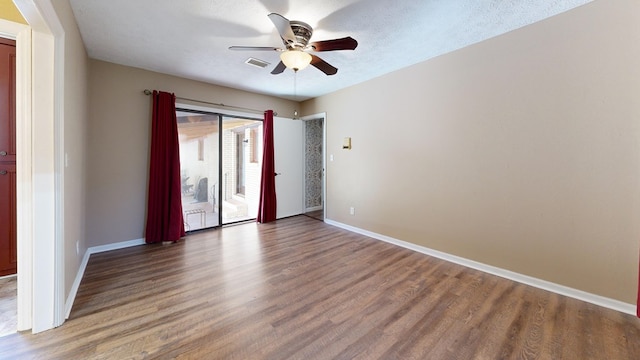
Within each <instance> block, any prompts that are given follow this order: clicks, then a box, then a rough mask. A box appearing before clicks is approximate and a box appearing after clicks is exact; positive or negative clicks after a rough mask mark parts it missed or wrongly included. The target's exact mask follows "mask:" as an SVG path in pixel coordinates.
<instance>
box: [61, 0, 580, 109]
mask: <svg viewBox="0 0 640 360" xmlns="http://www.w3.org/2000/svg"><path fill="white" fill-rule="evenodd" d="M590 1H591V0H502V1H500V0H393V1H391V0H359V1H358V0H324V1H318V0H315V1H313V0H295V1H294V0H259V1H258V0H235V1H228V0H227V1H224V0H188V1H176V0H133V1H132V0H109V1H104V0H71V5H72V8H73V11H74V13H75V16H76V19H77V22H78V26H79V28H80V32H81V34H82V38H83V41H84V43H85V46H86V48H87V51H88V53H89V56H90V57H91V58H94V59H99V60H104V61H109V62H113V63H118V64H123V65H128V66H133V67H138V68H143V69H147V70H152V71H157V72H161V73H166V74H172V75H177V76H180V77H184V78H189V79H195V80H201V81H204V82H209V83H213V84H218V85H223V86H228V87H232V88H237V89H242V90H248V91H252V92H257V93H263V94H270V95H274V96H278V97H283V98H288V99H297V100H303V99H308V98H313V97H317V96H320V95H323V94H327V93H330V92H333V91H336V90H339V89H342V88H345V87H348V86H351V85H355V84H357V83H360V82H363V81H366V80H369V79H372V78H374V77H377V76H380V75H383V74H386V73H389V72H392V71H394V70H397V69H400V68H403V67H406V66H409V65H413V64H415V63H418V62H421V61H425V60H427V59H430V58H433V57H435V56H438V55H441V54H445V53H447V52H451V51H453V50H457V49H460V48H462V47H465V46H468V45H471V44H474V43H477V42H480V41H483V40H486V39H488V38H491V37H494V36H497V35H500V34H503V33H506V32H508V31H511V30H514V29H517V28H520V27H522V26H526V25H529V24H532V23H534V22H537V21H540V20H543V19H545V18H547V17H550V16H553V15H556V14H559V13H562V12H564V11H567V10H570V9H572V8H574V7H576V6H580V5H583V4H585V3H588V2H590ZM271 12H276V13H279V14H281V15H283V16H285V17H286V18H288V19H289V20H300V21H304V22H306V23H308V24H309V25H311V26H312V27H313V28H314V34H313V37H312V38H311V41H319V40H328V39H333V38H340V37H344V36H351V37H353V38H355V39H356V40H357V41H358V43H359V45H358V48H357V49H356V50H354V51H332V52H319V53H316V55H318V56H320V57H321V58H322V59H324V60H325V61H327V62H329V63H330V64H332V65H333V66H335V67H337V68H338V69H339V70H338V73H337V74H336V75H333V76H326V75H325V74H323V73H322V72H320V71H319V70H317V69H315V68H313V67H311V66H310V67H308V68H307V69H304V70H301V71H300V72H299V73H298V74H297V81H296V84H297V86H296V91H295V94H294V73H293V72H292V71H291V70H285V72H284V73H282V74H280V75H271V74H270V72H271V70H272V69H273V67H275V66H276V65H277V64H278V62H279V53H277V52H260V51H256V52H253V51H251V52H247V51H230V50H228V47H229V46H232V45H246V46H275V47H281V46H282V41H281V40H280V37H279V35H278V33H277V31H276V29H275V28H274V26H273V23H272V22H271V21H270V20H269V18H268V17H267V15H268V14H269V13H271ZM249 57H255V58H258V59H261V60H264V61H267V62H269V63H270V65H269V66H267V67H266V68H264V69H261V68H258V67H254V66H250V65H247V64H245V63H244V62H245V60H247V58H249ZM142 87H144V85H141V90H142ZM167 90H170V89H167ZM294 95H295V96H294Z"/></svg>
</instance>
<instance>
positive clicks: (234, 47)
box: [229, 46, 282, 51]
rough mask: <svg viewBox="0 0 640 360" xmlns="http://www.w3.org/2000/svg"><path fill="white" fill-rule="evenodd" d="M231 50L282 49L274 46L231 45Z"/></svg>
mask: <svg viewBox="0 0 640 360" xmlns="http://www.w3.org/2000/svg"><path fill="white" fill-rule="evenodd" d="M229 50H240V51H280V50H282V49H280V48H277V47H273V46H229Z"/></svg>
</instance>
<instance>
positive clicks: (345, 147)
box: [342, 137, 351, 149]
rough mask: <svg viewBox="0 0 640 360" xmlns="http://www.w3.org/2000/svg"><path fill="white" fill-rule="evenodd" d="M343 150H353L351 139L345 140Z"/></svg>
mask: <svg viewBox="0 0 640 360" xmlns="http://www.w3.org/2000/svg"><path fill="white" fill-rule="evenodd" d="M342 148H343V149H351V138H350V137H346V138H344V141H343V142H342Z"/></svg>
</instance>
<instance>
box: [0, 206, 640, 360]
mask: <svg viewBox="0 0 640 360" xmlns="http://www.w3.org/2000/svg"><path fill="white" fill-rule="evenodd" d="M0 358H3V359H5V358H12V359H15V358H19V359H29V358H46V359H144V358H161V359H174V358H175V359H289V358H291V359H502V358H505V359H511V358H518V359H534V358H537V359H640V321H639V320H638V319H637V318H635V317H633V316H631V315H627V314H622V313H619V312H616V311H613V310H609V309H605V308H601V307H598V306H596V305H592V304H588V303H584V302H581V301H578V300H575V299H571V298H567V297H563V296H559V295H556V294H553V293H549V292H546V291H543V290H540V289H536V288H533V287H529V286H526V285H522V284H519V283H516V282H513V281H509V280H505V279H502V278H499V277H496V276H493V275H489V274H485V273H482V272H479V271H476V270H472V269H467V268H464V267H462V266H459V265H455V264H451V263H447V262H445V261H443V260H439V259H436V258H432V257H429V256H426V255H423V254H420V253H416V252H412V251H410V250H407V249H403V248H399V247H396V246H393V245H390V244H387V243H384V242H381V241H377V240H373V239H370V238H367V237H365V236H361V235H358V234H354V233H350V232H348V231H345V230H342V229H339V228H336V227H332V226H330V225H327V224H325V223H323V222H320V221H317V220H314V219H311V218H309V217H306V216H297V217H293V218H288V219H284V220H280V221H277V222H275V223H270V224H262V225H259V224H255V223H251V224H244V225H238V226H233V227H228V228H224V229H221V230H216V231H211V232H206V233H198V234H194V235H192V236H190V237H188V238H187V239H186V240H185V241H182V242H179V243H177V244H170V245H146V246H138V247H134V248H128V249H122V250H116V251H111V252H108V253H102V254H96V255H93V256H92V257H91V259H90V261H89V264H88V266H87V269H86V273H85V277H84V279H83V280H82V284H81V285H80V289H79V292H78V296H77V298H76V302H75V305H74V307H73V310H72V312H71V317H70V319H69V320H68V321H67V322H66V323H65V324H64V325H63V326H61V327H59V328H57V329H53V330H50V331H47V332H44V333H41V334H38V335H31V334H13V335H9V336H6V337H3V338H0Z"/></svg>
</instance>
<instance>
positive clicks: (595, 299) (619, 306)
mask: <svg viewBox="0 0 640 360" xmlns="http://www.w3.org/2000/svg"><path fill="white" fill-rule="evenodd" d="M324 222H325V223H327V224H329V225H333V226H336V227H339V228H342V229H345V230H349V231H352V232H355V233H358V234H361V235H365V236H368V237H371V238H374V239H377V240H381V241H384V242H387V243H390V244H394V245H397V246H400V247H403V248H406V249H409V250H413V251H417V252H419V253H422V254H425V255H429V256H433V257H436V258H439V259H442V260H446V261H449V262H452V263H455V264H458V265H462V266H466V267H469V268H472V269H476V270H480V271H483V272H486V273H489V274H492V275H496V276H500V277H503V278H505V279H509V280H513V281H517V282H519V283H522V284H526V285H530V286H533V287H536V288H539V289H543V290H547V291H551V292H554V293H556V294H560V295H564V296H568V297H571V298H574V299H578V300H582V301H585V302H588V303H591V304H595V305H599V306H602V307H606V308H609V309H613V310H616V311H620V312H623V313H626V314H631V315H634V316H635V315H636V305H633V304H628V303H625V302H622V301H619V300H615V299H611V298H607V297H604V296H600V295H596V294H592V293H588V292H586V291H582V290H578V289H574V288H570V287H568V286H564V285H559V284H556V283H552V282H550V281H546V280H542V279H538V278H534V277H531V276H528V275H523V274H520V273H516V272H513V271H509V270H505V269H501V268H499V267H495V266H491V265H487V264H483V263H480V262H477V261H473V260H469V259H465V258H463V257H459V256H455V255H451V254H447V253H444V252H441V251H437V250H433V249H429V248H426V247H424V246H420V245H416V244H413V243H410V242H406V241H402V240H398V239H394V238H392V237H389V236H386V235H381V234H377V233H374V232H371V231H368V230H364V229H360V228H357V227H354V226H351V225H347V224H343V223H340V222H337V221H333V220H330V219H325V220H324Z"/></svg>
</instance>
